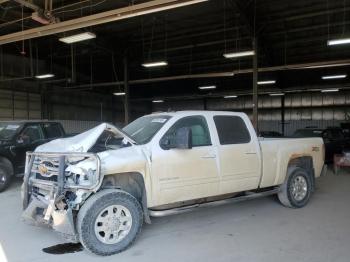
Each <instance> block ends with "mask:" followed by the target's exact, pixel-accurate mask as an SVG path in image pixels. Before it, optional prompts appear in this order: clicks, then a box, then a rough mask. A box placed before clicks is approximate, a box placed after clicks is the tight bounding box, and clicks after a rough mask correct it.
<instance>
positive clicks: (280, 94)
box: [270, 93, 284, 96]
mask: <svg viewBox="0 0 350 262" xmlns="http://www.w3.org/2000/svg"><path fill="white" fill-rule="evenodd" d="M270 96H284V93H274V94H270Z"/></svg>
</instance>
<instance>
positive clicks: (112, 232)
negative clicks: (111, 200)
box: [95, 205, 132, 244]
mask: <svg viewBox="0 0 350 262" xmlns="http://www.w3.org/2000/svg"><path fill="white" fill-rule="evenodd" d="M131 226H132V217H131V213H130V211H129V209H127V208H126V207H125V206H122V205H112V206H108V207H107V208H105V209H103V210H102V211H101V212H100V213H99V214H98V216H97V218H96V221H95V235H96V237H97V239H98V240H100V241H101V242H102V243H104V244H116V243H118V242H120V241H121V240H122V239H123V238H125V237H126V236H127V235H128V233H129V231H130V229H131Z"/></svg>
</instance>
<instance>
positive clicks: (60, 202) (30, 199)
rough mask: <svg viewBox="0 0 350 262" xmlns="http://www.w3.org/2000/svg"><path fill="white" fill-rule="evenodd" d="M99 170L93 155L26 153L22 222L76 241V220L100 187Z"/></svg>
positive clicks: (95, 156) (95, 157) (97, 159)
mask: <svg viewBox="0 0 350 262" xmlns="http://www.w3.org/2000/svg"><path fill="white" fill-rule="evenodd" d="M100 166H101V163H100V159H99V157H98V156H97V155H96V154H92V153H42V152H40V153H39V152H34V153H32V152H29V153H27V159H26V168H25V176H24V183H23V188H22V200H23V214H22V218H23V219H24V220H25V221H26V222H29V223H30V224H34V225H47V226H49V227H52V228H53V229H54V230H56V231H58V232H60V233H61V234H63V236H64V237H65V238H67V239H69V240H71V241H74V242H77V241H79V239H78V237H77V232H76V229H75V221H76V216H77V213H78V211H79V209H80V207H81V205H82V204H83V203H84V201H85V200H86V199H87V198H88V197H89V196H90V195H91V194H92V193H94V192H96V191H97V190H98V188H99V187H100V183H101V181H102V178H101V177H100V176H101V168H100Z"/></svg>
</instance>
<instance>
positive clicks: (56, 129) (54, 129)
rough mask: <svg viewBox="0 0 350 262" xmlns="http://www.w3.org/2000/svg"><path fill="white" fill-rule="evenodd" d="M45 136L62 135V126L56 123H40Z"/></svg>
mask: <svg viewBox="0 0 350 262" xmlns="http://www.w3.org/2000/svg"><path fill="white" fill-rule="evenodd" d="M42 127H43V130H44V133H45V136H46V138H48V139H54V138H60V137H63V136H64V133H63V130H62V127H61V125H60V124H58V123H44V124H42Z"/></svg>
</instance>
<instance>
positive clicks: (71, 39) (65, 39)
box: [58, 32, 96, 44]
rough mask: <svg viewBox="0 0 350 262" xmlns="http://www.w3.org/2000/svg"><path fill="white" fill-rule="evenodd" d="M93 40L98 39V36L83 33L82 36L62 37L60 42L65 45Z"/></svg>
mask: <svg viewBox="0 0 350 262" xmlns="http://www.w3.org/2000/svg"><path fill="white" fill-rule="evenodd" d="M92 38H96V35H95V34H94V33H91V32H85V33H81V34H76V35H71V36H67V37H62V38H60V39H58V40H59V41H61V42H63V43H66V44H72V43H76V42H80V41H85V40H89V39H92Z"/></svg>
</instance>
